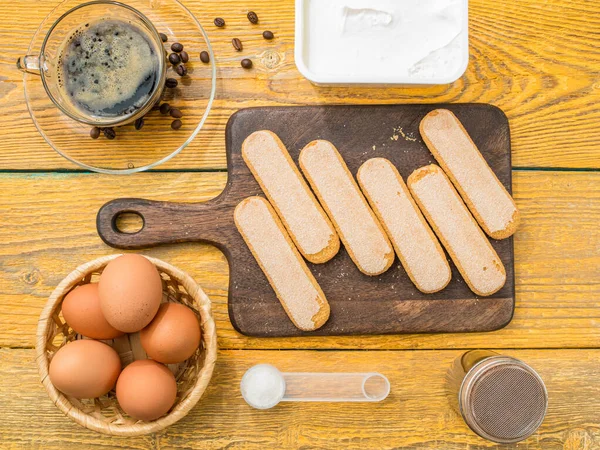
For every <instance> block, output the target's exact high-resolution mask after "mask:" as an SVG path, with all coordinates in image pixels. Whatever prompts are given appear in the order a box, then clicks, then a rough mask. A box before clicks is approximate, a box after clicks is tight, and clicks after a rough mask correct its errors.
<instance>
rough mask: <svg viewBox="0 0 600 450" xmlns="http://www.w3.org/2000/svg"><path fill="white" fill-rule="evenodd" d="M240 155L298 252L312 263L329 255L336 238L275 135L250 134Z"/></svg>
mask: <svg viewBox="0 0 600 450" xmlns="http://www.w3.org/2000/svg"><path fill="white" fill-rule="evenodd" d="M242 156H243V158H244V161H246V165H247V166H248V168H249V169H250V171H251V172H252V174H253V175H254V178H256V181H258V184H260V187H261V188H262V190H263V192H264V193H265V195H266V196H267V198H268V199H269V201H270V202H271V205H272V206H273V208H275V211H277V214H278V215H279V218H280V219H281V222H283V225H284V226H285V228H286V230H287V232H288V233H289V235H290V237H291V238H292V241H294V244H296V247H297V248H298V250H299V251H300V253H302V255H303V256H304V257H305V258H306V259H307V260H308V261H310V262H312V263H315V264H319V263H324V262H327V261H329V260H330V259H331V258H333V257H334V256H335V255H336V254H337V252H338V251H339V249H340V239H339V238H338V235H337V233H336V232H335V228H334V227H333V225H332V224H331V222H330V221H329V218H328V217H327V216H326V215H325V211H323V209H322V208H321V205H319V203H318V202H317V199H316V198H315V196H314V194H313V193H312V192H311V190H310V189H309V187H308V185H307V184H306V181H304V178H302V175H301V174H300V171H299V170H298V168H297V167H296V164H294V161H292V158H291V157H290V154H289V153H288V151H287V149H286V148H285V146H284V145H283V143H282V142H281V140H280V139H279V137H278V136H277V135H276V134H275V133H272V132H271V131H266V130H263V131H256V132H254V133H252V134H251V135H250V136H248V137H247V138H246V140H245V141H244V143H243V144H242Z"/></svg>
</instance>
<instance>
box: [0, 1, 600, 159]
mask: <svg viewBox="0 0 600 450" xmlns="http://www.w3.org/2000/svg"><path fill="white" fill-rule="evenodd" d="M55 4H56V2H55V0H39V1H38V0H20V1H18V2H0V100H1V101H0V115H2V117H3V126H2V128H1V129H0V138H1V139H0V169H56V168H73V167H74V166H72V165H71V164H70V163H69V162H67V161H65V160H63V159H62V158H61V157H60V156H58V155H57V154H55V153H54V151H53V150H52V149H51V148H50V147H49V146H48V145H46V144H45V142H44V141H43V139H42V138H41V137H40V136H39V135H38V134H37V132H36V130H35V127H34V126H33V124H32V122H31V119H30V118H29V114H28V113H27V108H26V106H25V103H24V97H23V86H22V81H21V80H22V78H21V74H20V72H18V71H17V69H16V68H15V65H14V62H15V60H16V58H17V57H19V56H20V55H21V54H23V53H24V52H25V50H26V48H27V46H28V44H29V40H30V38H31V36H32V34H33V32H34V30H35V29H36V27H37V25H38V24H39V23H40V22H41V21H42V19H43V18H44V17H45V16H46V15H47V13H48V12H49V11H50V9H51V8H52V7H54V5H55ZM185 4H186V6H188V7H189V8H190V9H191V10H192V11H193V12H194V14H196V15H197V16H198V18H199V19H200V21H201V22H202V23H203V24H204V25H205V26H206V27H207V31H208V33H209V36H210V38H211V40H212V42H213V44H214V47H215V52H216V55H217V62H218V68H219V70H218V76H219V81H218V94H217V101H216V102H215V107H214V109H213V111H212V113H211V115H210V116H209V119H208V121H207V123H206V126H205V129H204V130H203V131H202V132H201V133H200V134H199V135H198V137H197V138H196V140H195V141H194V142H193V143H192V145H191V146H189V147H188V148H187V149H186V150H184V151H183V152H182V153H181V154H180V155H179V156H177V157H176V158H175V159H173V160H172V161H170V162H168V163H167V164H165V165H163V166H162V167H163V168H171V169H186V168H224V167H225V165H226V162H225V153H224V147H225V143H224V129H225V124H226V122H227V119H228V118H229V116H230V115H231V114H232V113H233V112H234V111H236V110H237V109H239V108H243V107H249V106H264V105H303V104H315V103H316V104H332V103H361V104H367V103H402V102H427V103H431V102H445V101H450V102H488V103H492V104H494V105H497V106H499V107H501V108H502V109H504V110H505V111H506V113H507V115H508V116H509V118H510V122H511V127H512V138H513V151H514V153H513V163H514V165H515V166H519V167H571V168H572V167H579V168H583V167H591V168H598V167H600V129H599V128H598V127H597V123H598V120H599V119H600V107H599V106H598V105H600V82H599V81H598V80H599V79H600V78H599V75H600V35H599V34H598V32H597V30H598V29H599V28H600V3H598V2H594V1H590V0H546V1H544V2H540V1H539V0H521V1H519V2H498V1H495V0H471V2H470V35H471V38H470V43H471V61H470V64H469V68H468V70H467V73H466V75H465V76H464V77H463V78H462V79H461V80H459V81H457V82H456V83H454V84H452V85H449V86H437V87H430V88H351V89H348V88H341V87H333V88H332V87H317V86H314V85H312V84H311V83H309V82H308V81H307V80H305V79H304V78H302V76H301V75H300V74H299V73H298V71H297V70H296V68H295V65H294V58H293V47H294V45H293V40H294V2H293V0H277V1H271V0H255V1H254V2H253V4H252V5H251V6H252V9H254V10H255V11H256V12H257V13H258V14H259V16H260V20H261V22H260V25H258V26H251V25H250V24H249V23H248V21H247V19H246V18H245V13H246V11H247V7H248V5H246V4H243V3H240V2H238V1H219V0H202V1H201V0H187V1H186V2H185ZM25 12H26V13H25ZM216 16H220V17H224V18H225V19H226V20H227V24H228V25H227V27H225V28H223V29H217V28H216V27H214V25H212V20H213V19H214V17H216ZM263 29H271V30H272V31H273V32H274V33H275V35H276V39H275V40H274V41H271V42H266V41H264V40H263V39H262V37H261V36H260V31H262V30H263ZM233 37H238V38H240V39H241V40H242V41H243V42H244V52H243V54H242V55H240V54H237V53H236V52H234V51H233V48H232V46H231V39H232V38H233ZM192 57H195V58H197V55H192ZM242 57H251V58H252V59H253V60H254V63H255V68H254V69H253V70H252V71H245V70H243V69H241V68H240V66H239V60H240V59H241V58H242ZM140 137H141V138H144V140H141V141H140V142H141V144H140V145H143V144H144V143H149V142H151V139H152V137H151V136H148V137H147V139H145V138H146V136H144V135H143V134H140Z"/></svg>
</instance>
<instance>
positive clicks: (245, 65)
mask: <svg viewBox="0 0 600 450" xmlns="http://www.w3.org/2000/svg"><path fill="white" fill-rule="evenodd" d="M240 64H241V65H242V67H243V68H244V69H251V68H252V60H251V59H248V58H244V59H242V61H241V63H240Z"/></svg>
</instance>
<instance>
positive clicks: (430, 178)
mask: <svg viewBox="0 0 600 450" xmlns="http://www.w3.org/2000/svg"><path fill="white" fill-rule="evenodd" d="M408 187H409V189H410V192H411V193H412V194H413V197H414V199H415V200H416V202H417V204H418V205H419V207H420V208H421V211H423V214H425V217H426V218H427V220H428V221H429V223H430V224H431V227H432V228H433V230H434V231H435V233H436V234H437V236H438V237H439V239H440V241H441V242H442V245H443V246H444V247H445V248H446V251H447V252H448V254H449V255H450V257H451V258H452V261H454V264H456V267H457V268H458V270H459V272H460V273H461V274H462V276H463V278H464V279H465V281H466V282H467V284H468V285H469V287H470V288H471V290H472V291H473V292H475V293H476V294H477V295H481V296H485V295H492V294H493V293H494V292H497V291H498V290H500V288H502V286H504V283H505V282H506V271H505V270H504V266H503V265H502V261H500V258H499V257H498V254H497V253H496V251H495V250H494V249H493V247H492V246H491V244H490V242H489V241H488V240H487V238H486V237H485V234H483V231H481V228H479V226H478V225H477V222H475V219H473V216H471V213H470V212H469V210H468V209H467V207H466V206H465V204H464V203H463V201H462V200H461V198H460V196H459V195H458V192H456V189H454V187H453V186H452V183H451V182H450V180H449V179H448V177H447V176H446V174H444V171H443V170H442V169H440V168H439V167H438V166H436V165H435V164H432V165H430V166H425V167H421V168H420V169H417V170H415V171H414V172H413V173H412V174H411V176H410V177H408Z"/></svg>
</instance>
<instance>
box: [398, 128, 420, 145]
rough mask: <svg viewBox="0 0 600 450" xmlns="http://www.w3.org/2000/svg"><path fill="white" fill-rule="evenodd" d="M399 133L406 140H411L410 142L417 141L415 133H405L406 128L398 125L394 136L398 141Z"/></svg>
mask: <svg viewBox="0 0 600 450" xmlns="http://www.w3.org/2000/svg"><path fill="white" fill-rule="evenodd" d="M398 135H400V136H402V138H403V139H404V140H405V141H410V142H415V141H416V140H417V138H416V137H415V135H414V133H413V132H412V131H411V132H409V133H405V132H404V130H403V129H402V127H396V128H394V135H393V136H392V138H393V139H394V140H395V141H397V140H398Z"/></svg>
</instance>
